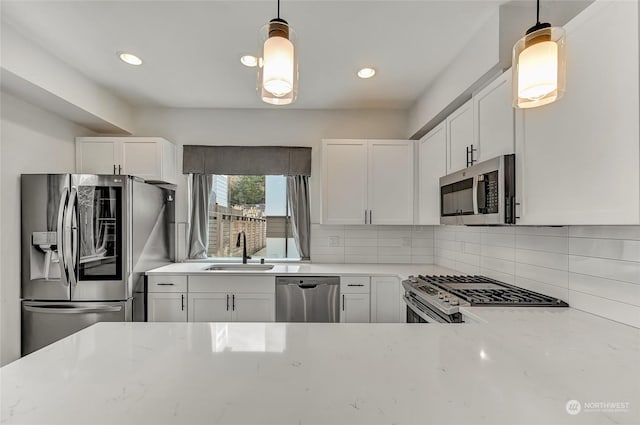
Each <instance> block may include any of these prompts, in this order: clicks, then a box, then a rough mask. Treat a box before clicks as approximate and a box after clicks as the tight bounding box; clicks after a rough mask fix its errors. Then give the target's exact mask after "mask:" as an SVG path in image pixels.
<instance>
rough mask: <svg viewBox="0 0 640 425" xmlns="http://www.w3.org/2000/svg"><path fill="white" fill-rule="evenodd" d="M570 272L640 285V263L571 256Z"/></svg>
mask: <svg viewBox="0 0 640 425" xmlns="http://www.w3.org/2000/svg"><path fill="white" fill-rule="evenodd" d="M569 271H570V272H573V273H580V274H588V275H591V276H599V277H604V278H606V279H613V280H622V281H624V282H631V283H635V284H640V263H634V262H630V261H619V260H608V259H604V258H593V257H580V256H576V255H570V256H569Z"/></svg>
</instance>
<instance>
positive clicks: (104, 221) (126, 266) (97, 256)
mask: <svg viewBox="0 0 640 425" xmlns="http://www.w3.org/2000/svg"><path fill="white" fill-rule="evenodd" d="M21 186H22V197H21V203H22V355H26V354H29V353H31V352H33V351H35V350H37V349H39V348H41V347H44V346H45V345H48V344H50V343H52V342H55V341H57V340H59V339H61V338H64V337H66V336H68V335H71V334H73V333H75V332H77V331H79V330H80V329H83V328H85V327H87V326H90V325H92V324H93V323H96V322H106V321H116V322H118V321H131V320H134V317H135V318H136V320H144V311H143V310H144V299H143V298H142V296H143V290H142V289H141V288H143V287H144V272H145V271H147V270H150V269H152V268H154V267H158V266H160V265H163V264H167V263H168V262H170V261H172V260H173V247H174V214H175V205H174V197H175V192H174V190H173V188H172V187H170V186H166V187H160V186H157V185H151V184H147V183H144V182H143V181H142V180H140V179H137V178H135V177H131V176H119V175H88V174H23V175H22V176H21ZM134 294H136V295H137V294H140V295H141V297H140V299H138V298H135V299H134Z"/></svg>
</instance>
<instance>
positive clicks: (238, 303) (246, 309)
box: [231, 293, 276, 322]
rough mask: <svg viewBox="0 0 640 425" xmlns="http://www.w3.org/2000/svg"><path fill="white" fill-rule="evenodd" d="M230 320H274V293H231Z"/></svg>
mask: <svg viewBox="0 0 640 425" xmlns="http://www.w3.org/2000/svg"><path fill="white" fill-rule="evenodd" d="M231 297H232V298H231V305H232V309H231V321H232V322H275V320H276V310H275V307H274V306H275V299H276V298H275V294H242V293H239V294H231Z"/></svg>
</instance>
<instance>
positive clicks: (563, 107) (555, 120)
mask: <svg viewBox="0 0 640 425" xmlns="http://www.w3.org/2000/svg"><path fill="white" fill-rule="evenodd" d="M603 28H606V31H603ZM565 29H566V32H567V48H566V53H567V58H566V59H567V91H566V93H565V95H564V97H563V98H561V99H560V100H558V101H557V102H555V103H552V104H549V105H546V106H542V107H539V108H535V109H528V110H526V111H525V112H524V114H523V115H524V116H523V122H522V123H519V125H518V126H517V128H518V132H517V133H516V160H517V164H516V172H518V182H519V186H518V188H517V197H518V201H519V202H520V204H521V205H520V210H519V211H518V215H519V216H520V220H518V224H529V225H553V224H555V225H562V224H576V225H577V224H585V225H598V224H610V225H614V224H638V223H639V219H640V197H639V193H640V187H639V186H640V175H639V170H640V164H639V158H640V146H639V139H640V136H639V128H638V121H639V119H638V117H639V115H640V114H639V93H638V2H607V1H596V2H595V3H593V4H592V5H591V6H589V7H588V8H587V9H585V10H584V12H582V13H581V14H579V15H578V16H577V17H576V18H574V19H573V20H572V21H570V22H569V23H568V24H567V25H565Z"/></svg>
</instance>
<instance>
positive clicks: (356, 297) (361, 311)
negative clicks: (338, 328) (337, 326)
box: [340, 276, 371, 323]
mask: <svg viewBox="0 0 640 425" xmlns="http://www.w3.org/2000/svg"><path fill="white" fill-rule="evenodd" d="M370 288H371V286H370V282H369V276H341V277H340V321H341V322H343V323H369V322H370V321H371V301H370V299H371V297H370V292H371V291H370Z"/></svg>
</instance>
